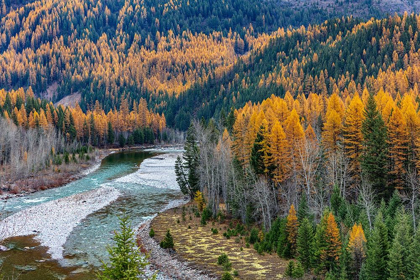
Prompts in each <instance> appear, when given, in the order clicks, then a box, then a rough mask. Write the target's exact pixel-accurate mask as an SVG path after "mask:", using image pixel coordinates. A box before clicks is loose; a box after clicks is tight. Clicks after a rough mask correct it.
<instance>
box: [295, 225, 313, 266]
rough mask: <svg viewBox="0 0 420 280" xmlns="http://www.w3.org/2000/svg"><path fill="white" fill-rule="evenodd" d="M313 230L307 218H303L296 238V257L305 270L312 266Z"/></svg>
mask: <svg viewBox="0 0 420 280" xmlns="http://www.w3.org/2000/svg"><path fill="white" fill-rule="evenodd" d="M313 242H314V231H313V228H312V225H311V223H310V222H309V220H308V218H304V219H303V220H302V222H301V224H300V227H299V231H298V238H297V253H298V259H299V261H300V262H301V263H302V265H303V267H304V268H305V270H308V269H310V268H311V267H312V263H313V261H314V251H313V249H314V248H313V247H314V244H313Z"/></svg>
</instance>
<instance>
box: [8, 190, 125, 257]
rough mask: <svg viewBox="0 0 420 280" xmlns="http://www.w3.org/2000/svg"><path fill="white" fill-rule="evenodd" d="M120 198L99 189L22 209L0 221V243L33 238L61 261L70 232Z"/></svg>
mask: <svg viewBox="0 0 420 280" xmlns="http://www.w3.org/2000/svg"><path fill="white" fill-rule="evenodd" d="M119 196H120V192H119V191H118V190H116V189H114V188H112V187H102V188H99V189H95V190H92V191H88V192H83V193H79V194H75V195H72V196H69V197H65V198H61V199H58V200H53V201H49V202H46V203H43V204H40V205H37V206H34V207H31V208H28V209H25V210H22V211H20V212H18V213H16V214H14V215H12V216H9V217H7V218H6V219H4V220H2V221H1V222H0V241H1V240H4V239H6V238H9V237H12V236H25V235H35V239H37V240H39V241H40V243H41V245H42V246H46V247H48V248H49V249H48V253H49V254H51V257H52V258H53V259H62V258H63V245H64V244H65V243H66V240H67V237H68V236H69V234H70V233H71V232H72V230H73V229H74V228H75V227H76V226H77V225H78V224H79V223H80V222H81V221H82V220H83V219H84V218H86V217H87V216H88V215H89V214H91V213H93V212H95V211H98V210H99V209H101V208H103V207H105V206H106V205H108V204H110V203H111V202H113V201H114V200H116V199H117V198H118V197H119Z"/></svg>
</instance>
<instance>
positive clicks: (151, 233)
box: [149, 228, 155, 238]
mask: <svg viewBox="0 0 420 280" xmlns="http://www.w3.org/2000/svg"><path fill="white" fill-rule="evenodd" d="M149 236H150V237H152V238H153V237H154V236H155V231H154V230H153V229H152V228H151V229H150V231H149Z"/></svg>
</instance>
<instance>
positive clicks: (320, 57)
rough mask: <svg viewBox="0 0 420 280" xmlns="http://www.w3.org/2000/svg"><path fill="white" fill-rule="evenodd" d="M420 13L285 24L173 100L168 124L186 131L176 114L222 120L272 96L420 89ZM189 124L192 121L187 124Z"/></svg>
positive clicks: (185, 116)
mask: <svg viewBox="0 0 420 280" xmlns="http://www.w3.org/2000/svg"><path fill="white" fill-rule="evenodd" d="M419 22H420V18H419V16H417V15H407V14H404V15H403V16H398V15H395V16H393V17H389V18H386V19H382V20H379V19H371V20H369V21H367V22H361V21H360V20H358V19H355V18H352V17H349V18H342V19H334V20H329V21H327V22H325V23H323V24H321V25H314V26H309V27H307V28H305V27H301V28H298V29H290V30H289V29H287V30H286V29H285V30H279V31H278V32H277V37H276V38H274V39H272V40H271V41H270V43H269V44H268V45H267V46H266V47H265V48H262V49H260V50H256V51H255V52H253V53H252V54H251V55H250V56H248V57H247V58H244V59H242V60H241V59H240V60H239V62H238V63H236V64H235V66H234V67H233V70H232V71H230V72H227V73H226V74H225V75H224V76H223V77H222V79H216V78H215V79H209V80H208V81H207V82H206V83H204V84H203V85H198V84H197V85H195V86H194V87H192V88H191V89H189V90H187V91H186V92H184V93H181V94H180V95H179V96H178V97H177V98H170V99H169V101H168V108H166V109H165V115H166V117H167V120H168V125H171V126H178V127H182V128H183V129H186V127H185V124H184V123H182V122H179V121H178V120H179V119H184V118H188V117H194V116H196V117H197V118H198V119H200V118H202V117H204V118H206V119H209V118H211V117H213V116H216V118H217V117H224V116H225V115H227V114H228V113H229V111H230V109H231V108H232V107H236V108H239V107H242V106H244V105H245V103H247V102H248V101H252V102H261V101H262V100H264V99H266V98H269V97H270V96H271V95H272V94H274V95H276V96H280V97H284V96H285V94H286V92H289V93H290V94H291V95H292V96H293V97H297V96H299V95H302V94H303V95H305V96H308V95H309V94H311V93H316V94H322V95H331V94H333V93H336V94H339V95H342V94H344V95H346V94H347V92H350V93H354V92H356V91H357V92H358V93H359V94H360V95H361V94H362V92H363V89H364V88H367V90H368V91H369V92H372V93H378V92H379V90H380V89H381V88H382V89H384V90H385V91H387V92H388V93H390V94H392V95H393V96H395V95H396V94H397V93H399V94H400V95H404V94H405V93H407V92H408V91H409V90H414V91H417V88H418V82H419V80H418V71H419V70H418V50H419V46H420V41H419V38H418V37H419V35H418V28H419ZM187 127H188V125H187Z"/></svg>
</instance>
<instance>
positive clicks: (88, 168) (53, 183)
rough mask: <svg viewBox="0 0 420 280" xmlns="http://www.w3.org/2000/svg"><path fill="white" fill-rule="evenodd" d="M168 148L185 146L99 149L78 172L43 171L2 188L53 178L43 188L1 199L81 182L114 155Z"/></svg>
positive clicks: (6, 194) (5, 194)
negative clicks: (77, 181)
mask: <svg viewBox="0 0 420 280" xmlns="http://www.w3.org/2000/svg"><path fill="white" fill-rule="evenodd" d="M168 148H174V149H175V150H177V149H180V148H183V146H182V145H180V144H162V145H139V146H131V147H126V148H106V149H97V152H98V155H96V156H95V159H93V160H90V161H89V162H84V163H78V164H77V170H76V171H71V172H66V173H51V172H46V171H43V172H40V173H39V174H37V175H35V176H32V177H28V178H25V179H20V180H16V181H13V182H10V183H6V184H4V185H1V186H0V187H1V188H8V189H12V188H13V187H14V186H16V184H18V183H25V182H29V181H32V183H33V182H34V181H37V180H42V181H45V177H48V176H50V177H51V178H49V179H50V181H49V182H48V183H46V184H43V185H42V186H41V187H38V188H36V189H34V188H30V189H25V190H22V191H20V192H19V193H13V192H12V191H10V190H9V191H3V193H2V194H0V199H2V200H8V199H9V198H13V197H24V196H27V195H29V194H32V193H35V192H39V191H43V190H47V189H53V188H59V187H62V186H65V185H67V184H69V183H71V182H73V181H76V180H79V179H81V178H83V177H85V176H87V175H89V174H90V173H92V172H94V171H96V170H97V169H98V168H99V167H100V164H101V162H102V160H103V159H104V158H106V157H107V156H109V155H110V154H112V153H117V152H125V151H135V150H144V151H149V152H166V151H167V150H168ZM25 185H27V184H25ZM0 193H1V191H0Z"/></svg>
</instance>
